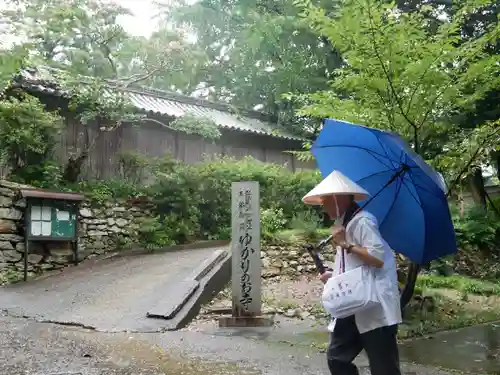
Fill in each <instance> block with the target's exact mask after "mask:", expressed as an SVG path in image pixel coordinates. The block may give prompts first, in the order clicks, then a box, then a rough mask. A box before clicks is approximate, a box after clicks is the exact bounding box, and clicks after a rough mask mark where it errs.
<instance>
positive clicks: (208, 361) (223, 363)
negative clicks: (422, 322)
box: [0, 249, 477, 375]
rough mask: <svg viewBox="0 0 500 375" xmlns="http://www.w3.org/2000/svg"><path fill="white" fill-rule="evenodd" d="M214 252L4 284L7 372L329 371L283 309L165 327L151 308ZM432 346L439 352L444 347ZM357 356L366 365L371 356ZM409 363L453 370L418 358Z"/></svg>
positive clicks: (220, 374) (0, 318) (416, 369)
mask: <svg viewBox="0 0 500 375" xmlns="http://www.w3.org/2000/svg"><path fill="white" fill-rule="evenodd" d="M213 251H214V249H204V250H189V251H184V252H175V253H162V254H156V255H148V256H133V257H123V258H118V259H110V260H107V261H102V262H99V263H97V264H94V265H92V266H89V265H83V266H81V267H77V268H73V269H71V270H69V271H68V272H64V273H62V274H60V275H56V276H52V277H47V278H43V279H40V280H37V281H35V282H30V283H27V284H22V283H21V284H18V285H16V286H11V287H8V288H3V289H0V309H2V311H3V314H0V348H1V350H0V374H9V375H65V374H73V375H76V374H81V375H160V374H166V375H202V374H207V375H211V374H213V375H225V374H233V375H282V374H283V375H303V374H310V375H314V374H317V375H320V374H322V375H323V374H328V370H327V367H326V363H325V356H324V354H322V353H319V352H318V350H317V349H315V348H313V347H310V346H308V345H307V344H305V345H304V342H303V338H300V337H298V338H297V336H296V335H295V333H294V330H296V329H297V323H296V321H295V322H292V321H291V320H288V319H285V318H279V319H280V322H279V324H278V325H277V326H275V327H274V328H273V329H272V330H271V331H262V330H256V329H253V330H252V329H250V330H240V331H234V330H219V329H217V328H216V327H215V326H214V325H213V324H207V325H205V326H197V325H193V326H191V327H190V329H186V330H181V331H176V332H165V333H160V332H158V330H159V329H161V328H162V326H163V324H164V322H163V321H161V320H153V319H147V318H145V313H146V311H147V310H148V309H149V308H150V307H151V306H153V305H155V304H156V302H157V301H158V300H159V299H160V298H168V296H169V295H171V293H172V292H173V290H175V288H176V283H175V280H179V279H183V278H184V277H185V276H187V275H188V274H189V273H190V272H191V271H192V270H193V269H194V268H195V267H196V266H198V265H200V264H201V263H202V261H203V260H204V259H205V258H206V257H207V256H208V255H210V254H211V253H212V252H213ZM42 321H43V322H42ZM51 322H59V323H64V322H66V323H73V324H75V323H76V324H79V325H80V327H74V326H71V327H70V326H66V325H61V324H53V323H51ZM82 326H87V327H93V328H95V329H97V330H95V329H92V330H90V329H84V328H82ZM294 335H295V336H294ZM443 345H448V344H447V343H444V344H443ZM434 348H435V351H436V352H439V350H440V349H439V346H435V347H434ZM412 359H413V360H418V358H416V359H415V358H412ZM359 365H360V366H361V368H363V374H366V373H367V372H366V371H367V370H366V360H365V359H364V358H360V360H359ZM403 369H404V372H405V373H406V374H414V375H450V373H448V372H446V371H440V370H437V369H435V368H434V369H431V368H428V367H424V366H419V365H412V364H403ZM472 373H477V372H471V374H472Z"/></svg>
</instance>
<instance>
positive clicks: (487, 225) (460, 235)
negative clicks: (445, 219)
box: [451, 206, 500, 248]
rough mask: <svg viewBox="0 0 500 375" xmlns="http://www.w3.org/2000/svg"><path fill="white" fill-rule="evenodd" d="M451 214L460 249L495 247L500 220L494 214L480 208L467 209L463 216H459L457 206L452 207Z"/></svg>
mask: <svg viewBox="0 0 500 375" xmlns="http://www.w3.org/2000/svg"><path fill="white" fill-rule="evenodd" d="M451 212H452V217H453V224H454V226H455V232H456V235H457V242H458V245H459V246H460V247H466V246H467V245H474V246H478V247H480V248H493V247H494V245H495V243H496V241H497V239H498V233H499V230H500V220H499V218H498V217H497V216H496V214H495V213H494V212H492V211H491V210H488V211H485V210H484V209H483V208H482V207H478V206H470V207H467V208H466V210H465V212H464V215H463V216H460V215H459V213H458V209H457V207H456V206H451Z"/></svg>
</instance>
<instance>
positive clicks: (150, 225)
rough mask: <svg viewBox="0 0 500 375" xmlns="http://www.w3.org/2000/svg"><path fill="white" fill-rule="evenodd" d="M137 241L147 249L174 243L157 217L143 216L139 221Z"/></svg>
mask: <svg viewBox="0 0 500 375" xmlns="http://www.w3.org/2000/svg"><path fill="white" fill-rule="evenodd" d="M138 232H139V237H138V242H139V243H140V244H141V245H143V246H144V247H146V248H147V249H149V250H158V249H161V248H163V247H165V246H170V245H173V244H174V241H173V239H172V238H170V237H169V235H168V229H167V228H166V226H165V224H164V223H163V222H162V220H161V219H160V218H159V217H152V218H144V219H143V220H142V222H140V223H139V229H138Z"/></svg>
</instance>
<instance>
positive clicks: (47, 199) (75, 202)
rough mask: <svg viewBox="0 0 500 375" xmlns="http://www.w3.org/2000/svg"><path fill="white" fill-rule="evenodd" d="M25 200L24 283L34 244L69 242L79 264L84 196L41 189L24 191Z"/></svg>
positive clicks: (75, 261)
mask: <svg viewBox="0 0 500 375" xmlns="http://www.w3.org/2000/svg"><path fill="white" fill-rule="evenodd" d="M20 195H21V198H24V199H26V211H25V215H24V220H25V229H26V231H25V236H24V280H25V281H26V280H27V279H28V255H29V252H30V250H29V248H30V242H31V241H69V242H71V247H72V249H73V260H74V263H75V265H76V264H78V207H79V204H80V202H81V201H82V200H83V198H84V197H83V195H81V194H77V193H65V192H53V191H47V190H40V189H21V190H20Z"/></svg>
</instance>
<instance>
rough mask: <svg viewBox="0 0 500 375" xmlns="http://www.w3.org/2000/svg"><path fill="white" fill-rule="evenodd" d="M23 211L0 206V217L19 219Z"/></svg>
mask: <svg viewBox="0 0 500 375" xmlns="http://www.w3.org/2000/svg"><path fill="white" fill-rule="evenodd" d="M22 216H23V213H22V212H21V211H19V210H18V209H15V208H5V207H1V208H0V219H8V220H21V218H22Z"/></svg>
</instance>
